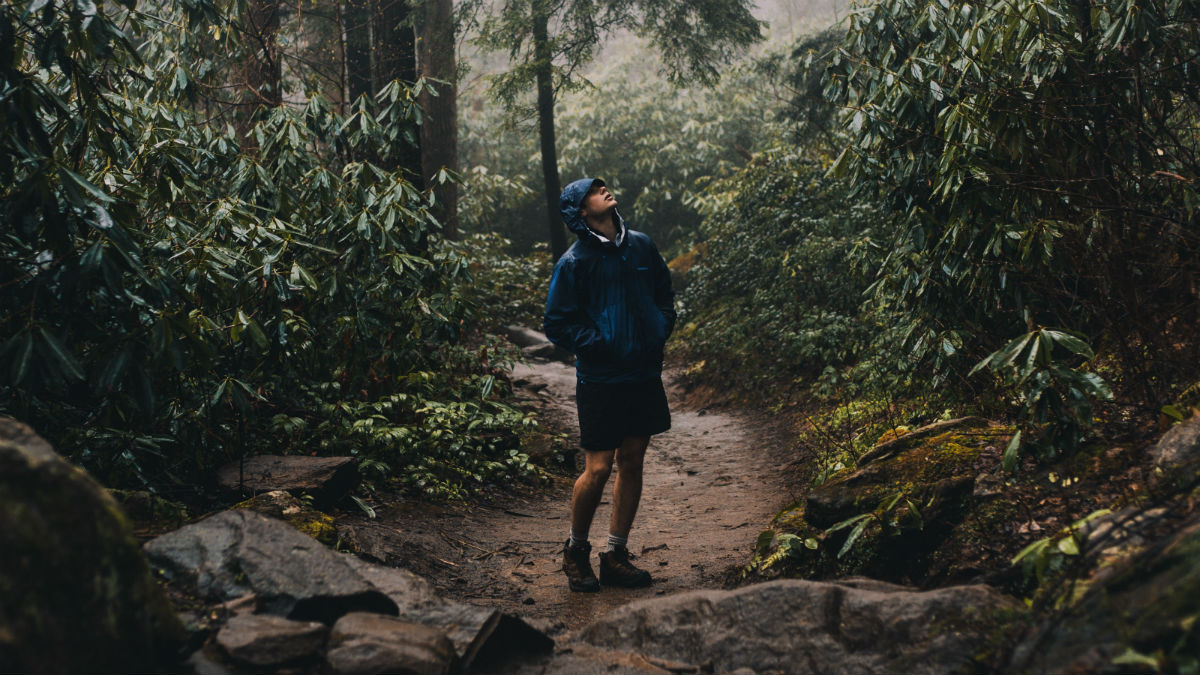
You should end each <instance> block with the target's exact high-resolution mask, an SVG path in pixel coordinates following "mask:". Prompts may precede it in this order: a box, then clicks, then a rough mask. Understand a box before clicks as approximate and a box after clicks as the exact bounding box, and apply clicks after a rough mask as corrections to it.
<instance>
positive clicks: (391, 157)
mask: <svg viewBox="0 0 1200 675" xmlns="http://www.w3.org/2000/svg"><path fill="white" fill-rule="evenodd" d="M373 5H374V6H373V7H372V12H371V64H372V67H371V76H372V77H371V81H372V85H373V87H372V89H373V90H374V92H375V93H376V94H379V93H380V92H382V91H383V90H384V89H385V88H387V87H388V86H389V85H390V84H391V83H392V82H395V81H396V80H399V81H400V82H403V83H404V84H406V85H409V86H411V85H412V84H413V83H415V82H416V81H417V36H416V31H415V30H414V27H413V24H414V21H413V18H414V17H413V9H412V7H411V5H410V4H409V0H374V2H373ZM397 136H398V137H399V138H398V139H397V141H398V142H396V143H392V144H391V151H390V152H388V153H387V155H386V156H383V157H380V158H379V160H380V162H381V163H382V164H383V165H384V166H385V167H387V168H388V169H391V170H395V169H403V170H404V171H405V173H406V177H407V178H408V179H409V180H410V181H412V183H413V184H414V185H416V186H417V187H423V183H424V181H423V179H422V173H421V148H420V138H419V132H418V131H417V129H405V130H404V131H403V133H400V134H397Z"/></svg>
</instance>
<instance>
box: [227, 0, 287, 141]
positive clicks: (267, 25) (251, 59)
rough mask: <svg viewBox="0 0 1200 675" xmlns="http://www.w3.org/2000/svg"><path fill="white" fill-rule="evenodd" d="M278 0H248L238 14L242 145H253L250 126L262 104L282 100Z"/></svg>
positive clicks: (256, 118) (238, 126)
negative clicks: (242, 51)
mask: <svg viewBox="0 0 1200 675" xmlns="http://www.w3.org/2000/svg"><path fill="white" fill-rule="evenodd" d="M278 38H279V2H278V0H250V1H249V2H247V3H246V11H245V13H244V14H242V39H243V41H244V44H245V49H246V53H245V55H244V57H243V60H242V64H241V68H240V69H239V70H240V75H241V82H240V83H239V84H240V85H241V92H240V95H239V97H238V114H237V118H236V119H237V130H238V135H239V136H241V138H242V141H243V147H245V148H246V149H248V150H253V149H254V148H255V147H256V145H257V144H256V143H255V142H254V139H253V135H252V134H251V129H253V128H254V124H255V122H257V121H258V120H259V118H260V117H261V115H260V111H262V110H263V109H264V108H268V109H269V108H275V107H278V106H279V105H280V103H282V102H283V91H282V89H281V85H282V82H283V65H282V62H281V61H280V60H279V39H278Z"/></svg>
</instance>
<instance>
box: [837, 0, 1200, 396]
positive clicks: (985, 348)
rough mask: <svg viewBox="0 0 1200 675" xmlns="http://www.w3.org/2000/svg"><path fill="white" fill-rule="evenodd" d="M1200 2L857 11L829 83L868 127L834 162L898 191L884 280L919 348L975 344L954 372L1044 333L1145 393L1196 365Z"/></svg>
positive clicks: (1051, 0)
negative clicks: (1074, 342)
mask: <svg viewBox="0 0 1200 675" xmlns="http://www.w3.org/2000/svg"><path fill="white" fill-rule="evenodd" d="M1198 12H1200V9H1198V8H1197V6H1196V4H1195V3H1189V2H1180V1H1177V0H1160V1H1159V0H1156V1H1152V2H1141V1H1136V2H1135V1H1134V0H1117V1H1115V2H1073V1H1072V2H1068V1H1066V0H1027V1H1021V2H1005V3H984V4H980V3H975V2H961V1H950V0H931V1H928V2H926V1H919V0H881V1H879V2H874V3H870V4H866V5H862V6H860V7H858V8H857V9H856V10H855V11H854V12H853V13H852V15H851V17H850V19H849V28H848V31H847V33H846V36H845V39H844V42H843V44H842V46H841V48H840V49H839V50H838V51H837V52H836V54H835V55H834V56H833V58H832V59H831V62H830V67H829V69H828V70H827V72H826V77H825V84H826V95H827V97H828V98H829V99H830V100H831V101H832V102H834V103H836V104H837V105H839V106H841V107H842V108H843V109H844V111H845V121H846V124H847V125H848V129H849V134H848V143H847V145H846V147H845V149H844V151H843V152H842V154H841V156H840V157H839V159H838V161H837V162H836V163H835V167H834V169H835V173H836V174H837V175H840V176H844V177H846V178H847V179H848V180H849V181H850V182H851V184H852V185H854V186H856V187H857V188H859V189H868V187H869V188H870V189H871V190H875V189H878V188H879V187H880V186H882V188H883V190H884V194H885V198H886V203H887V204H888V206H889V208H890V209H892V210H893V211H894V212H896V213H898V214H900V215H902V217H903V218H904V227H903V228H902V229H901V230H900V231H899V232H897V234H896V237H895V242H894V244H893V245H892V246H891V251H890V253H889V255H888V257H887V259H886V260H885V261H884V264H883V269H882V273H881V274H880V275H879V279H878V283H877V286H876V289H875V290H876V291H877V293H879V294H880V296H881V297H882V298H886V299H887V300H888V301H889V302H892V303H895V304H896V305H897V306H898V307H899V308H900V309H901V314H902V316H903V317H904V319H905V322H906V323H907V324H908V326H907V329H906V335H907V338H906V341H907V343H908V344H911V345H917V344H918V342H919V341H920V342H921V343H922V344H923V345H924V348H925V349H926V350H933V349H936V348H937V345H939V344H941V343H942V342H943V340H948V341H949V342H950V343H951V344H953V345H955V346H956V351H958V352H959V353H960V355H959V357H958V358H956V359H951V360H945V361H943V362H942V363H941V365H940V366H939V367H938V368H937V369H936V370H937V372H936V373H935V376H937V377H943V378H954V377H958V376H960V375H961V373H962V372H963V370H962V369H964V367H965V366H968V365H969V364H970V363H971V360H970V359H971V358H972V357H973V358H975V359H978V358H980V357H982V356H983V355H986V354H988V353H992V352H994V351H996V350H998V349H1001V348H1002V347H1003V346H1004V345H1005V344H1006V343H1008V342H1009V340H1010V339H1012V336H1013V335H1015V334H1021V335H1024V334H1026V333H1028V332H1029V331H1031V330H1035V329H1038V328H1040V327H1043V326H1065V327H1070V329H1071V330H1072V331H1075V332H1077V333H1079V334H1081V335H1085V336H1087V338H1088V339H1087V340H1085V341H1088V342H1094V343H1098V344H1102V345H1104V346H1106V347H1107V350H1106V351H1107V352H1108V353H1111V354H1113V355H1114V357H1115V358H1116V360H1117V366H1118V367H1117V368H1115V372H1114V373H1113V375H1114V377H1116V378H1118V380H1119V382H1118V384H1121V385H1123V388H1124V389H1125V390H1126V391H1128V392H1131V393H1133V394H1134V395H1137V396H1140V397H1143V398H1147V399H1151V400H1153V399H1156V398H1159V397H1161V396H1162V395H1163V394H1164V393H1165V392H1167V391H1169V389H1170V388H1171V387H1172V386H1173V385H1174V383H1175V382H1176V381H1177V380H1178V379H1179V376H1180V374H1182V373H1185V372H1190V371H1194V370H1195V361H1194V359H1188V358H1184V357H1183V355H1182V353H1181V352H1179V351H1178V349H1177V347H1176V346H1175V345H1177V344H1178V343H1179V342H1180V341H1185V342H1188V343H1191V344H1194V341H1195V339H1196V337H1197V336H1196V334H1195V331H1194V330H1192V329H1182V330H1181V325H1182V324H1186V323H1188V322H1190V321H1191V319H1190V318H1189V317H1191V316H1193V315H1192V313H1191V310H1190V309H1189V305H1194V302H1195V289H1194V288H1191V287H1190V286H1189V283H1190V282H1185V281H1184V278H1185V277H1186V278H1190V275H1192V274H1194V273H1195V271H1196V269H1197V266H1198V261H1197V255H1196V254H1197V240H1196V238H1195V237H1194V236H1193V235H1192V234H1191V231H1192V230H1193V229H1194V228H1193V225H1194V220H1195V210H1196V206H1197V204H1198V201H1197V198H1198V193H1197V180H1196V179H1197V177H1198V176H1200V164H1198V163H1197V159H1196V158H1197V157H1198V156H1200V155H1198V154H1197V150H1198V149H1200V147H1198V146H1197V143H1198V140H1197V137H1196V135H1195V134H1194V133H1193V130H1194V128H1195V126H1196V121H1197V119H1198V118H1197V115H1198V113H1200V93H1198V92H1200V69H1198V68H1197V65H1196V57H1197V55H1198V54H1197V50H1198V49H1200V47H1198V46H1197V45H1198V44H1200V41H1198V40H1197V38H1198V37H1200V34H1198V33H1197V31H1198V30H1200V29H1198V26H1200V22H1198V19H1200V14H1198ZM1067 333H1070V331H1062V330H1059V331H1058V334H1067ZM1172 341H1174V343H1173V342H1172ZM1058 344H1059V345H1061V346H1063V347H1067V344H1066V343H1064V342H1062V341H1059V342H1058ZM1068 349H1069V347H1068ZM1043 353H1044V352H1043ZM964 359H966V360H965V361H964ZM1079 391H1084V392H1085V393H1086V389H1080V390H1079ZM1096 391H1097V392H1099V391H1101V390H1100V389H1096ZM1035 398H1036V397H1026V400H1027V402H1028V403H1029V404H1030V405H1037V403H1036V401H1035ZM1079 410H1080V411H1081V412H1083V410H1082V408H1080V409H1079Z"/></svg>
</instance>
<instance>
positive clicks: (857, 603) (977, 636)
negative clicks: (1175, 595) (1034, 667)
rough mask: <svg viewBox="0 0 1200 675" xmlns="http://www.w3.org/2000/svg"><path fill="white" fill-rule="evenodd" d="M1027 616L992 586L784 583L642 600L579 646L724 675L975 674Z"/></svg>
mask: <svg viewBox="0 0 1200 675" xmlns="http://www.w3.org/2000/svg"><path fill="white" fill-rule="evenodd" d="M1022 609H1023V606H1022V605H1021V603H1019V602H1017V601H1015V600H1013V599H1012V598H1009V597H1007V596H1004V595H1002V594H1000V593H997V592H996V591H994V590H992V589H991V588H989V587H987V586H955V587H949V588H942V589H938V590H933V591H923V592H922V591H916V590H913V589H911V588H907V587H902V586H894V585H891V584H885V583H882V582H878V581H871V580H865V579H860V580H845V581H841V582H836V583H830V582H814V581H803V580H783V581H773V582H767V583H762V584H755V585H752V586H747V587H744V588H740V589H737V590H733V591H694V592H690V593H682V594H679V595H674V596H669V597H664V598H656V599H651V600H644V601H641V602H635V603H632V604H629V605H626V606H625V607H622V608H620V609H617V610H616V611H614V612H612V613H610V614H609V615H608V616H606V617H604V618H603V619H601V620H600V621H597V622H596V623H593V624H591V625H589V626H586V627H585V628H583V629H582V630H581V631H580V632H579V633H578V634H577V639H578V640H579V641H581V642H584V643H587V644H589V645H593V646H596V647H602V648H607V649H614V650H620V651H624V652H630V653H640V654H642V655H644V656H645V657H647V658H648V659H650V660H651V663H654V662H655V661H659V662H667V661H669V662H677V663H685V664H686V663H691V664H702V665H704V666H705V668H706V669H707V670H709V671H710V672H711V671H713V670H715V671H716V672H720V673H727V672H733V671H737V670H738V669H739V668H745V669H749V670H750V671H752V672H780V673H787V674H789V675H807V674H809V673H820V674H822V675H859V674H862V675H866V674H868V673H908V674H911V675H920V674H922V673H930V674H933V673H938V674H941V673H953V672H967V671H970V669H971V667H972V665H973V663H974V657H975V656H976V655H977V654H978V653H979V652H981V651H982V650H984V649H985V648H986V647H988V642H989V640H990V639H991V638H992V637H993V636H995V635H997V634H998V633H997V628H998V627H1002V626H1004V625H1007V624H1008V622H1010V621H1012V620H1013V619H1014V618H1015V617H1017V616H1019V615H1020V612H1021V610H1022Z"/></svg>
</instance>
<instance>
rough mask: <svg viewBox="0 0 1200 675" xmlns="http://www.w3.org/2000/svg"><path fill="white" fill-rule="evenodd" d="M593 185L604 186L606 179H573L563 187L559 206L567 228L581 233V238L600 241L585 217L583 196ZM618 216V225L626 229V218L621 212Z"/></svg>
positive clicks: (578, 233)
mask: <svg viewBox="0 0 1200 675" xmlns="http://www.w3.org/2000/svg"><path fill="white" fill-rule="evenodd" d="M593 185H600V186H603V185H604V181H602V180H600V179H599V178H580V179H579V180H577V181H572V182H571V183H570V184H569V185H567V187H565V188H563V191H562V195H560V196H559V198H558V208H559V211H560V212H561V213H562V219H563V222H564V223H566V224H567V229H569V230H571V231H572V232H574V233H575V234H577V235H579V238H580V239H591V240H593V241H595V242H597V243H599V242H600V239H599V238H598V237H597V236H596V233H595V232H593V231H592V230H591V228H589V227H588V226H587V221H586V220H585V219H584V217H583V198H584V197H586V196H587V193H588V190H591V189H592V186H593ZM616 216H617V226H618V227H619V228H620V229H621V230H624V229H625V220H624V219H623V218H621V214H620V213H619V212H618V213H617V214H616Z"/></svg>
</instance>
